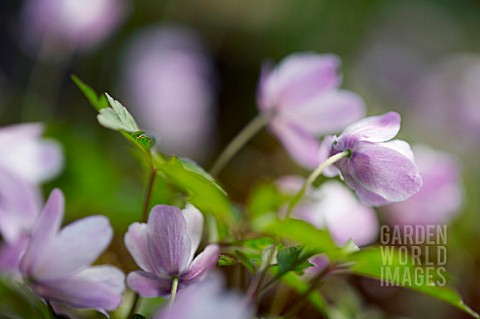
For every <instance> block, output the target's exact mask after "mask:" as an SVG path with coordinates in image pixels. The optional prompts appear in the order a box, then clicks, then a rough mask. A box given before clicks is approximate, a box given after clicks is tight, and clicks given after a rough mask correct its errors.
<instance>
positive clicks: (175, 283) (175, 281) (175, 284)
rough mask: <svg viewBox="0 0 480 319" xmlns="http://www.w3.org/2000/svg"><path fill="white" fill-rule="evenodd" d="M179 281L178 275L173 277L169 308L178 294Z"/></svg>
mask: <svg viewBox="0 0 480 319" xmlns="http://www.w3.org/2000/svg"><path fill="white" fill-rule="evenodd" d="M178 281H179V280H178V277H177V276H174V277H173V278H172V292H171V294H170V302H169V304H168V307H169V309H172V306H173V303H174V302H175V297H176V296H177V289H178Z"/></svg>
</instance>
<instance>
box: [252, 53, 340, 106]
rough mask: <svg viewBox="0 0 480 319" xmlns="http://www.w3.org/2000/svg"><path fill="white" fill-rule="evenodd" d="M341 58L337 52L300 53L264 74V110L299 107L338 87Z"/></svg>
mask: <svg viewBox="0 0 480 319" xmlns="http://www.w3.org/2000/svg"><path fill="white" fill-rule="evenodd" d="M339 65H340V60H339V59H338V57H336V56H335V55H330V54H315V53H297V54H292V55H290V56H289V57H287V58H285V59H284V60H283V61H282V62H281V63H280V65H279V66H277V67H276V68H275V69H274V70H273V71H272V72H270V73H269V74H268V75H262V80H261V82H260V90H259V94H260V97H259V106H260V108H261V109H262V110H264V111H265V110H270V109H272V108H285V107H295V106H296V105H299V104H301V103H303V102H305V101H306V100H308V99H309V98H311V97H313V96H315V95H316V94H318V93H320V92H322V91H325V90H328V89H330V88H334V87H337V86H338V85H339V83H340V81H341V77H340V76H339V75H338V74H337V69H338V67H339Z"/></svg>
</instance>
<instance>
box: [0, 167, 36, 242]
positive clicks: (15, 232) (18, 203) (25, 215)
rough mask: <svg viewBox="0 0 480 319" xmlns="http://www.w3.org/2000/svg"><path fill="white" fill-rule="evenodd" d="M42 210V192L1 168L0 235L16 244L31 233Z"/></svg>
mask: <svg viewBox="0 0 480 319" xmlns="http://www.w3.org/2000/svg"><path fill="white" fill-rule="evenodd" d="M41 209H42V199H41V196H40V190H39V189H38V187H37V186H34V185H32V184H30V183H28V182H27V181H25V180H23V179H22V178H20V177H18V176H15V175H13V174H11V173H10V172H8V171H7V170H4V169H2V168H1V167H0V233H1V234H2V237H3V239H4V240H5V241H6V242H9V243H14V242H16V241H17V240H18V239H19V238H20V237H21V236H22V233H26V232H30V230H31V229H32V227H33V225H34V224H35V222H36V220H37V216H38V215H39V214H40V211H41Z"/></svg>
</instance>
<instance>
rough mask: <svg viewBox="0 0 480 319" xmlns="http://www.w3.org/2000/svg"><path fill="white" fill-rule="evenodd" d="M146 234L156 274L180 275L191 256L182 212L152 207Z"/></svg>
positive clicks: (162, 207)
mask: <svg viewBox="0 0 480 319" xmlns="http://www.w3.org/2000/svg"><path fill="white" fill-rule="evenodd" d="M147 233H148V245H149V246H148V247H149V250H150V255H151V257H152V264H153V266H154V267H156V270H157V273H158V274H163V273H167V274H169V275H178V274H180V273H182V272H183V271H184V270H185V269H186V268H187V265H188V261H189V260H190V254H191V242H190V239H189V238H188V235H187V223H186V221H185V217H184V216H183V214H182V211H181V210H180V209H179V208H177V207H173V206H166V205H157V206H155V207H153V208H152V211H151V212H150V217H149V219H148V227H147Z"/></svg>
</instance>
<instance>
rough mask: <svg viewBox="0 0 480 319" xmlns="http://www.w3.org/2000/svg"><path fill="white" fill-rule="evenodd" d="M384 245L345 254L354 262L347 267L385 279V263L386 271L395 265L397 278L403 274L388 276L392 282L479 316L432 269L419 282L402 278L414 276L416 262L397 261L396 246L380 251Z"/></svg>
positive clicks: (359, 272) (394, 269)
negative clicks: (428, 274)
mask: <svg viewBox="0 0 480 319" xmlns="http://www.w3.org/2000/svg"><path fill="white" fill-rule="evenodd" d="M385 247H387V246H383V247H372V248H368V249H364V250H361V251H359V252H357V253H353V254H351V255H348V257H347V260H348V261H350V262H353V263H354V264H353V266H352V267H351V271H352V272H353V273H355V274H358V275H362V276H366V277H371V278H376V279H380V280H382V279H384V280H387V279H390V277H387V276H386V275H385V271H386V268H385V267H389V268H390V271H396V269H398V273H399V274H400V278H402V276H404V277H403V280H402V279H401V280H400V281H399V282H395V281H396V280H388V281H389V282H391V283H393V284H398V283H400V286H402V287H405V288H409V289H412V290H416V291H419V292H422V293H424V294H427V295H429V296H432V297H434V298H436V299H439V300H443V301H445V302H447V303H449V304H451V305H452V306H455V307H457V308H459V309H461V310H463V311H465V312H466V313H468V314H469V315H471V316H472V317H474V318H480V315H478V314H477V313H476V312H474V311H473V310H472V309H470V307H468V306H467V305H465V304H464V303H463V301H462V298H461V297H460V296H459V294H458V293H457V292H456V291H455V290H453V289H452V288H450V287H448V286H442V285H439V284H438V280H441V281H442V280H444V279H445V278H443V279H442V278H440V277H439V276H438V274H437V273H432V277H428V276H425V277H426V278H425V280H423V281H422V282H417V281H416V280H413V279H412V280H411V281H408V280H407V281H406V280H404V279H405V278H407V277H408V276H410V278H415V277H414V276H415V271H416V270H418V267H419V266H416V265H415V263H414V261H413V260H412V259H411V258H410V259H409V260H408V261H407V262H405V261H404V260H403V259H404V258H402V261H400V254H399V253H398V251H397V250H396V249H393V247H392V248H391V249H393V250H390V251H387V252H386V251H385V250H384V251H383V252H382V250H381V249H385ZM388 249H390V248H388ZM387 254H388V255H387ZM385 265H387V266H385ZM394 278H395V277H394V276H392V278H391V279H394ZM427 279H428V281H427Z"/></svg>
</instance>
